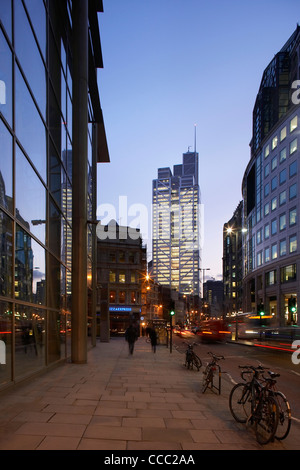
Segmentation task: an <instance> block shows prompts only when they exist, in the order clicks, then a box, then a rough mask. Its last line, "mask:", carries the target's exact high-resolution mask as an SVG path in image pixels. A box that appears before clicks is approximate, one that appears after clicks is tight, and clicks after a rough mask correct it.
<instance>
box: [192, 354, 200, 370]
mask: <svg viewBox="0 0 300 470" xmlns="http://www.w3.org/2000/svg"><path fill="white" fill-rule="evenodd" d="M193 366H195V367H196V369H197V370H200V368H201V366H202V361H201V359H200V357H198V356H197V354H194V355H193Z"/></svg>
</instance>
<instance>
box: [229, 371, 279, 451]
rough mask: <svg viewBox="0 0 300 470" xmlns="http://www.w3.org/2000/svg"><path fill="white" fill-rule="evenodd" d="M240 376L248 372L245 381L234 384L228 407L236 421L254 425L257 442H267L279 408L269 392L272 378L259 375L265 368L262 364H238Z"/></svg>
mask: <svg viewBox="0 0 300 470" xmlns="http://www.w3.org/2000/svg"><path fill="white" fill-rule="evenodd" d="M240 368H241V369H243V372H242V373H241V377H242V379H243V380H245V378H244V376H245V375H246V374H247V375H248V374H250V378H249V379H248V381H245V383H238V384H236V385H234V387H233V388H232V390H231V392H230V395H229V408H230V411H231V414H232V416H233V417H234V419H235V420H236V421H237V422H238V423H247V424H248V423H250V424H253V425H254V431H255V435H256V440H257V442H258V443H259V444H267V443H268V442H270V441H272V440H273V439H274V437H275V433H276V430H277V425H278V419H279V409H278V404H277V401H276V400H275V398H274V396H273V395H272V394H270V393H269V389H270V384H271V381H272V379H267V378H264V382H262V380H261V378H260V376H261V374H262V373H263V371H264V370H265V369H264V368H263V367H262V366H258V367H254V366H240Z"/></svg>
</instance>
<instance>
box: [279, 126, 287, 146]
mask: <svg viewBox="0 0 300 470" xmlns="http://www.w3.org/2000/svg"><path fill="white" fill-rule="evenodd" d="M285 138H286V126H284V127H283V128H282V129H281V131H280V142H282V141H283V140H284V139H285Z"/></svg>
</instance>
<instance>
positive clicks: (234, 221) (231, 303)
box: [223, 201, 244, 315]
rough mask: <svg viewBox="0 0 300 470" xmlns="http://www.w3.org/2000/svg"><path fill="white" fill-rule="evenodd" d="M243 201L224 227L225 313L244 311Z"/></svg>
mask: <svg viewBox="0 0 300 470" xmlns="http://www.w3.org/2000/svg"><path fill="white" fill-rule="evenodd" d="M243 236H244V229H243V201H240V203H239V204H238V206H237V208H236V209H235V211H234V213H233V215H232V217H231V219H230V220H229V221H228V222H226V223H225V224H224V226H223V286H224V313H225V315H226V314H230V315H231V314H232V313H237V312H239V311H242V309H243Z"/></svg>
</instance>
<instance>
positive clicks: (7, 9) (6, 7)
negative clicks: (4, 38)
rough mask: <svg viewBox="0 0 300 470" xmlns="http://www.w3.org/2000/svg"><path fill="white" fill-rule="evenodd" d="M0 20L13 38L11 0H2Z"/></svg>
mask: <svg viewBox="0 0 300 470" xmlns="http://www.w3.org/2000/svg"><path fill="white" fill-rule="evenodd" d="M0 20H1V21H2V23H3V26H4V28H5V30H6V32H7V34H8V36H9V39H10V40H11V0H4V1H2V2H1V8H0Z"/></svg>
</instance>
